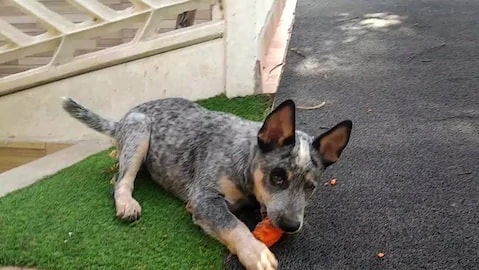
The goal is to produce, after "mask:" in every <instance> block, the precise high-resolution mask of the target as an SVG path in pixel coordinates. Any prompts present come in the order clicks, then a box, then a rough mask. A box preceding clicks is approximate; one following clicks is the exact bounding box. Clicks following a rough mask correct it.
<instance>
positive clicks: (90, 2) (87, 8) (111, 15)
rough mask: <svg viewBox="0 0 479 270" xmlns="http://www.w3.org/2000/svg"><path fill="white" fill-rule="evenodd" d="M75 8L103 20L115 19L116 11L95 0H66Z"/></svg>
mask: <svg viewBox="0 0 479 270" xmlns="http://www.w3.org/2000/svg"><path fill="white" fill-rule="evenodd" d="M67 1H68V2H69V3H70V4H72V5H73V6H75V7H76V8H78V9H80V10H82V11H84V12H86V13H87V14H88V15H90V16H92V17H97V18H100V19H101V20H103V21H112V20H114V19H116V17H117V12H115V11H114V10H112V9H111V8H109V7H107V6H105V5H103V4H102V3H100V2H98V1H97V0H67Z"/></svg>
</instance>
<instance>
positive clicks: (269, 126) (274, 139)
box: [258, 99, 296, 152]
mask: <svg viewBox="0 0 479 270" xmlns="http://www.w3.org/2000/svg"><path fill="white" fill-rule="evenodd" d="M295 110H296V106H295V104H294V102H293V101H292V100H290V99H288V100H286V101H284V102H283V103H281V104H279V105H278V106H277V107H276V108H275V109H274V110H273V111H272V112H271V113H270V114H269V115H268V116H267V117H266V119H265V120H264V123H263V126H262V127H261V129H260V130H259V132H258V145H259V148H260V149H261V150H262V151H263V152H268V151H271V150H273V149H274V148H276V147H281V146H285V145H292V144H294V143H295V136H294V133H295Z"/></svg>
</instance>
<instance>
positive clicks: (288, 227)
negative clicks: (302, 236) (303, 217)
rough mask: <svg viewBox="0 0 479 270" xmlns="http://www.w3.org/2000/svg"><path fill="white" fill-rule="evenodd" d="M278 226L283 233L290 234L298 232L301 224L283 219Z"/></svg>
mask: <svg viewBox="0 0 479 270" xmlns="http://www.w3.org/2000/svg"><path fill="white" fill-rule="evenodd" d="M278 225H279V227H280V228H281V229H282V230H283V231H285V232H288V233H294V232H297V231H298V230H299V228H300V227H301V222H300V221H297V220H294V219H290V218H287V217H283V218H281V219H280V220H279V224H278Z"/></svg>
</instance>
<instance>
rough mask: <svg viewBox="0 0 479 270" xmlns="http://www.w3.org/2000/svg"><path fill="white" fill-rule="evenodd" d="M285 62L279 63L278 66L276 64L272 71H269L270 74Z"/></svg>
mask: <svg viewBox="0 0 479 270" xmlns="http://www.w3.org/2000/svg"><path fill="white" fill-rule="evenodd" d="M283 64H284V63H279V64H277V65H276V66H274V67H273V68H272V69H271V70H270V71H269V74H271V72H273V70H275V69H277V68H279V67H280V66H282V65H283Z"/></svg>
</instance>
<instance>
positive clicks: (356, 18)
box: [334, 17, 360, 24]
mask: <svg viewBox="0 0 479 270" xmlns="http://www.w3.org/2000/svg"><path fill="white" fill-rule="evenodd" d="M358 19H360V17H351V18H346V19H342V20H337V21H335V22H334V23H336V24H338V23H343V22H347V21H353V20H358Z"/></svg>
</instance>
